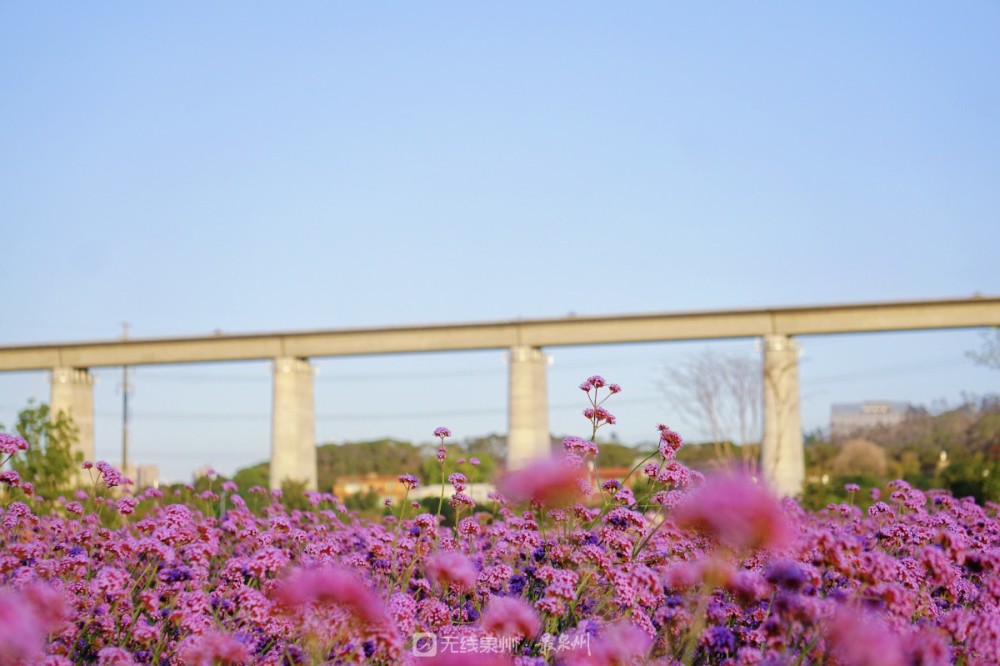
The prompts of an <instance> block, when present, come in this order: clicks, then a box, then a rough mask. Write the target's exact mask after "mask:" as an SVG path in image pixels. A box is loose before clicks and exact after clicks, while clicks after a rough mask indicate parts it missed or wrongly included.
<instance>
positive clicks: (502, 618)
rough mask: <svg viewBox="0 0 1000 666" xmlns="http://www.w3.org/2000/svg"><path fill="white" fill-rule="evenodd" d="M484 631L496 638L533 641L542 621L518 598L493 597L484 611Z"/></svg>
mask: <svg viewBox="0 0 1000 666" xmlns="http://www.w3.org/2000/svg"><path fill="white" fill-rule="evenodd" d="M482 624H483V629H484V630H485V631H486V632H487V633H490V634H493V635H494V636H510V637H514V638H521V639H531V638H532V637H533V636H534V635H535V634H537V633H538V630H539V628H540V627H541V626H542V621H541V620H540V619H539V617H538V613H536V612H535V609H534V607H532V605H531V604H529V603H528V602H526V601H524V600H522V599H518V598H516V597H493V598H492V599H490V602H489V603H488V604H487V605H486V610H484V611H483V619H482Z"/></svg>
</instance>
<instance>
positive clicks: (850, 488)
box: [844, 483, 861, 493]
mask: <svg viewBox="0 0 1000 666" xmlns="http://www.w3.org/2000/svg"><path fill="white" fill-rule="evenodd" d="M844 490H845V491H846V492H849V493H856V492H858V491H859V490H861V486H859V485H858V484H856V483H845V484H844Z"/></svg>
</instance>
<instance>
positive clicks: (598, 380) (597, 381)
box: [587, 375, 607, 388]
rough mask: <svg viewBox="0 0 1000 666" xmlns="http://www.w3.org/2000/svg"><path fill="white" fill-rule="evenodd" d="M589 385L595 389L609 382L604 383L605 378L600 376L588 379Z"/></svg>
mask: <svg viewBox="0 0 1000 666" xmlns="http://www.w3.org/2000/svg"><path fill="white" fill-rule="evenodd" d="M587 383H588V384H590V385H591V386H593V387H594V388H601V387H602V386H604V385H605V384H606V383H607V382H605V381H604V377H601V376H600V375H593V376H591V377H588V378H587Z"/></svg>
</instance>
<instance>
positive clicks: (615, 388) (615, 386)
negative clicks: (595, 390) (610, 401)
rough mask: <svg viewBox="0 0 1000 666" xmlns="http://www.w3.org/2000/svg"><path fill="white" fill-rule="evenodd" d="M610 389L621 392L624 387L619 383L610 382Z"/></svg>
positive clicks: (612, 391) (613, 391)
mask: <svg viewBox="0 0 1000 666" xmlns="http://www.w3.org/2000/svg"><path fill="white" fill-rule="evenodd" d="M608 390H609V391H611V393H621V392H622V387H621V386H619V385H618V384H610V385H609V386H608Z"/></svg>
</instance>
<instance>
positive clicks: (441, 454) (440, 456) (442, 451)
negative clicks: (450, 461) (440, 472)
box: [434, 446, 448, 465]
mask: <svg viewBox="0 0 1000 666" xmlns="http://www.w3.org/2000/svg"><path fill="white" fill-rule="evenodd" d="M434 457H435V458H437V461H438V462H439V463H441V464H442V465H443V464H444V459H445V458H447V457H448V450H447V449H446V448H444V447H443V446H439V447H438V448H437V452H436V453H435V454H434Z"/></svg>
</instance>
